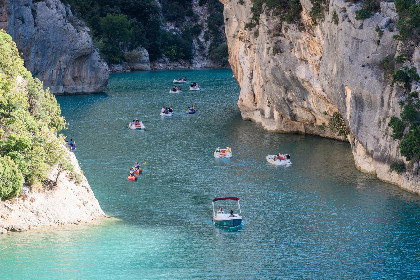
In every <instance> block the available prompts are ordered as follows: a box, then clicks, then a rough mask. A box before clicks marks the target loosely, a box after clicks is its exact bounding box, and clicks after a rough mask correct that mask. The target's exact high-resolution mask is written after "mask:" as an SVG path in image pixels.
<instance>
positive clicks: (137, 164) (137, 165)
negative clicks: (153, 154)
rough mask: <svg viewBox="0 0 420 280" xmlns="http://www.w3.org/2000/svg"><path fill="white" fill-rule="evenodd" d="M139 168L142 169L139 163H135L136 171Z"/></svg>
mask: <svg viewBox="0 0 420 280" xmlns="http://www.w3.org/2000/svg"><path fill="white" fill-rule="evenodd" d="M139 168H140V164H139V163H138V162H135V163H134V169H137V170H138V169H139Z"/></svg>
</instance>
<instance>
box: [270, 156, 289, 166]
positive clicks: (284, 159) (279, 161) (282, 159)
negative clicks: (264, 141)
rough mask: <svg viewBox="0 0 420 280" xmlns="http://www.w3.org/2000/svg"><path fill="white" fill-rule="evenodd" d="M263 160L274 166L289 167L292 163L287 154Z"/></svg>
mask: <svg viewBox="0 0 420 280" xmlns="http://www.w3.org/2000/svg"><path fill="white" fill-rule="evenodd" d="M265 159H266V160H267V161H268V162H269V163H271V164H274V165H291V164H292V162H291V161H290V155H289V154H285V155H282V154H279V155H267V156H266V157H265Z"/></svg>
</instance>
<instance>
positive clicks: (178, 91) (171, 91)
mask: <svg viewBox="0 0 420 280" xmlns="http://www.w3.org/2000/svg"><path fill="white" fill-rule="evenodd" d="M181 92H182V90H170V91H169V93H181Z"/></svg>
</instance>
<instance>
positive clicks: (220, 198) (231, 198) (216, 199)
mask: <svg viewBox="0 0 420 280" xmlns="http://www.w3.org/2000/svg"><path fill="white" fill-rule="evenodd" d="M218 200H236V201H239V198H237V197H234V196H230V197H216V198H214V199H213V202H215V201H218Z"/></svg>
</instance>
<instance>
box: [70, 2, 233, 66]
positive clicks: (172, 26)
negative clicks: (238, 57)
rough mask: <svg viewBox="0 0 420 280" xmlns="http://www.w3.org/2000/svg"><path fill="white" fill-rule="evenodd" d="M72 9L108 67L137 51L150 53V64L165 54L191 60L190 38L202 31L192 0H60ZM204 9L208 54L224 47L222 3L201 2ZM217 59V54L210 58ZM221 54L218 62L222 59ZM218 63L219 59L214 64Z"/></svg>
mask: <svg viewBox="0 0 420 280" xmlns="http://www.w3.org/2000/svg"><path fill="white" fill-rule="evenodd" d="M63 2H66V3H68V4H70V5H71V7H72V9H73V10H74V11H75V12H76V14H78V15H79V16H80V17H81V18H82V19H83V20H84V21H85V22H86V23H87V24H88V26H89V27H90V28H91V30H92V35H93V38H94V40H95V44H96V45H97V46H98V48H99V51H100V52H101V54H102V55H103V57H104V58H105V60H106V61H107V62H108V63H121V62H124V61H126V60H125V54H126V53H129V52H130V51H132V50H135V49H137V48H139V47H144V48H146V49H147V51H148V52H149V57H150V60H151V61H154V60H157V59H159V58H161V57H162V56H166V57H168V58H169V59H171V60H179V59H184V60H191V59H192V56H193V39H195V38H197V37H198V35H199V34H200V33H201V31H202V27H201V25H200V24H199V23H198V20H199V16H198V15H197V14H195V13H194V11H193V10H192V0H173V1H169V0H162V1H161V2H160V4H161V5H159V3H158V2H157V1H154V0H117V1H111V0H105V1H104V0H63ZM200 5H207V8H208V9H209V11H211V16H209V17H208V19H207V25H208V32H207V34H205V38H206V39H207V41H208V40H210V41H211V44H210V50H209V53H211V52H212V51H213V50H216V49H218V48H220V46H221V45H222V44H223V43H225V39H224V34H223V28H222V27H223V24H224V21H223V5H222V4H221V3H220V2H219V1H217V0H200ZM211 57H212V58H214V59H219V56H211ZM227 57H228V53H227V52H225V53H224V56H223V57H222V61H226V60H227ZM214 62H216V63H217V62H221V61H214Z"/></svg>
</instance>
